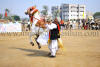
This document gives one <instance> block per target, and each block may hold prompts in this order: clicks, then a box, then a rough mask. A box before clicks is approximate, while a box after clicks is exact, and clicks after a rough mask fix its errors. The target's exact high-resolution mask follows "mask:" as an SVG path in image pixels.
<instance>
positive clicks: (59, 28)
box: [57, 24, 60, 32]
mask: <svg viewBox="0 0 100 67" xmlns="http://www.w3.org/2000/svg"><path fill="white" fill-rule="evenodd" d="M57 26H58V30H59V32H60V26H59V24H57Z"/></svg>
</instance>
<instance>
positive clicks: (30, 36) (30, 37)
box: [29, 32, 34, 46]
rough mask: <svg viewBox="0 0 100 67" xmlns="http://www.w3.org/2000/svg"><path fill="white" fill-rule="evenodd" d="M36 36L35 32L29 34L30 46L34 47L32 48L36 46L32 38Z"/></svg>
mask: <svg viewBox="0 0 100 67" xmlns="http://www.w3.org/2000/svg"><path fill="white" fill-rule="evenodd" d="M33 35H34V33H33V32H30V34H29V39H30V44H31V45H32V46H34V43H33V41H32V36H33Z"/></svg>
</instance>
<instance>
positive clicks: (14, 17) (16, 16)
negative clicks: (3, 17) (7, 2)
mask: <svg viewBox="0 0 100 67" xmlns="http://www.w3.org/2000/svg"><path fill="white" fill-rule="evenodd" d="M12 18H13V19H14V20H16V21H20V16H18V15H14V16H12Z"/></svg>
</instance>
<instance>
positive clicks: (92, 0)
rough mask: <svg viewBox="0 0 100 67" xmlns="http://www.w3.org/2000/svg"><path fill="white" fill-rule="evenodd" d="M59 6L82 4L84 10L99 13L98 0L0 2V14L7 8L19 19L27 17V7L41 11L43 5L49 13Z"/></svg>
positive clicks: (10, 0) (4, 0) (6, 0)
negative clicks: (84, 7) (33, 7)
mask: <svg viewBox="0 0 100 67" xmlns="http://www.w3.org/2000/svg"><path fill="white" fill-rule="evenodd" d="M61 4H84V5H86V10H88V11H90V12H93V13H94V12H99V11H100V0H0V13H4V10H5V9H6V8H8V9H9V10H10V13H11V14H16V15H19V16H20V17H21V18H25V17H28V16H26V15H25V14H24V12H25V10H26V9H27V8H28V7H31V6H33V5H36V6H37V8H38V9H39V10H40V11H41V10H42V9H43V5H47V6H48V7H49V12H50V10H51V7H52V6H60V5H61Z"/></svg>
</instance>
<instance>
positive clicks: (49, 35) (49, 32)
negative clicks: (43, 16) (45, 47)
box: [49, 31, 50, 39]
mask: <svg viewBox="0 0 100 67" xmlns="http://www.w3.org/2000/svg"><path fill="white" fill-rule="evenodd" d="M49 39H50V31H49Z"/></svg>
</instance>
